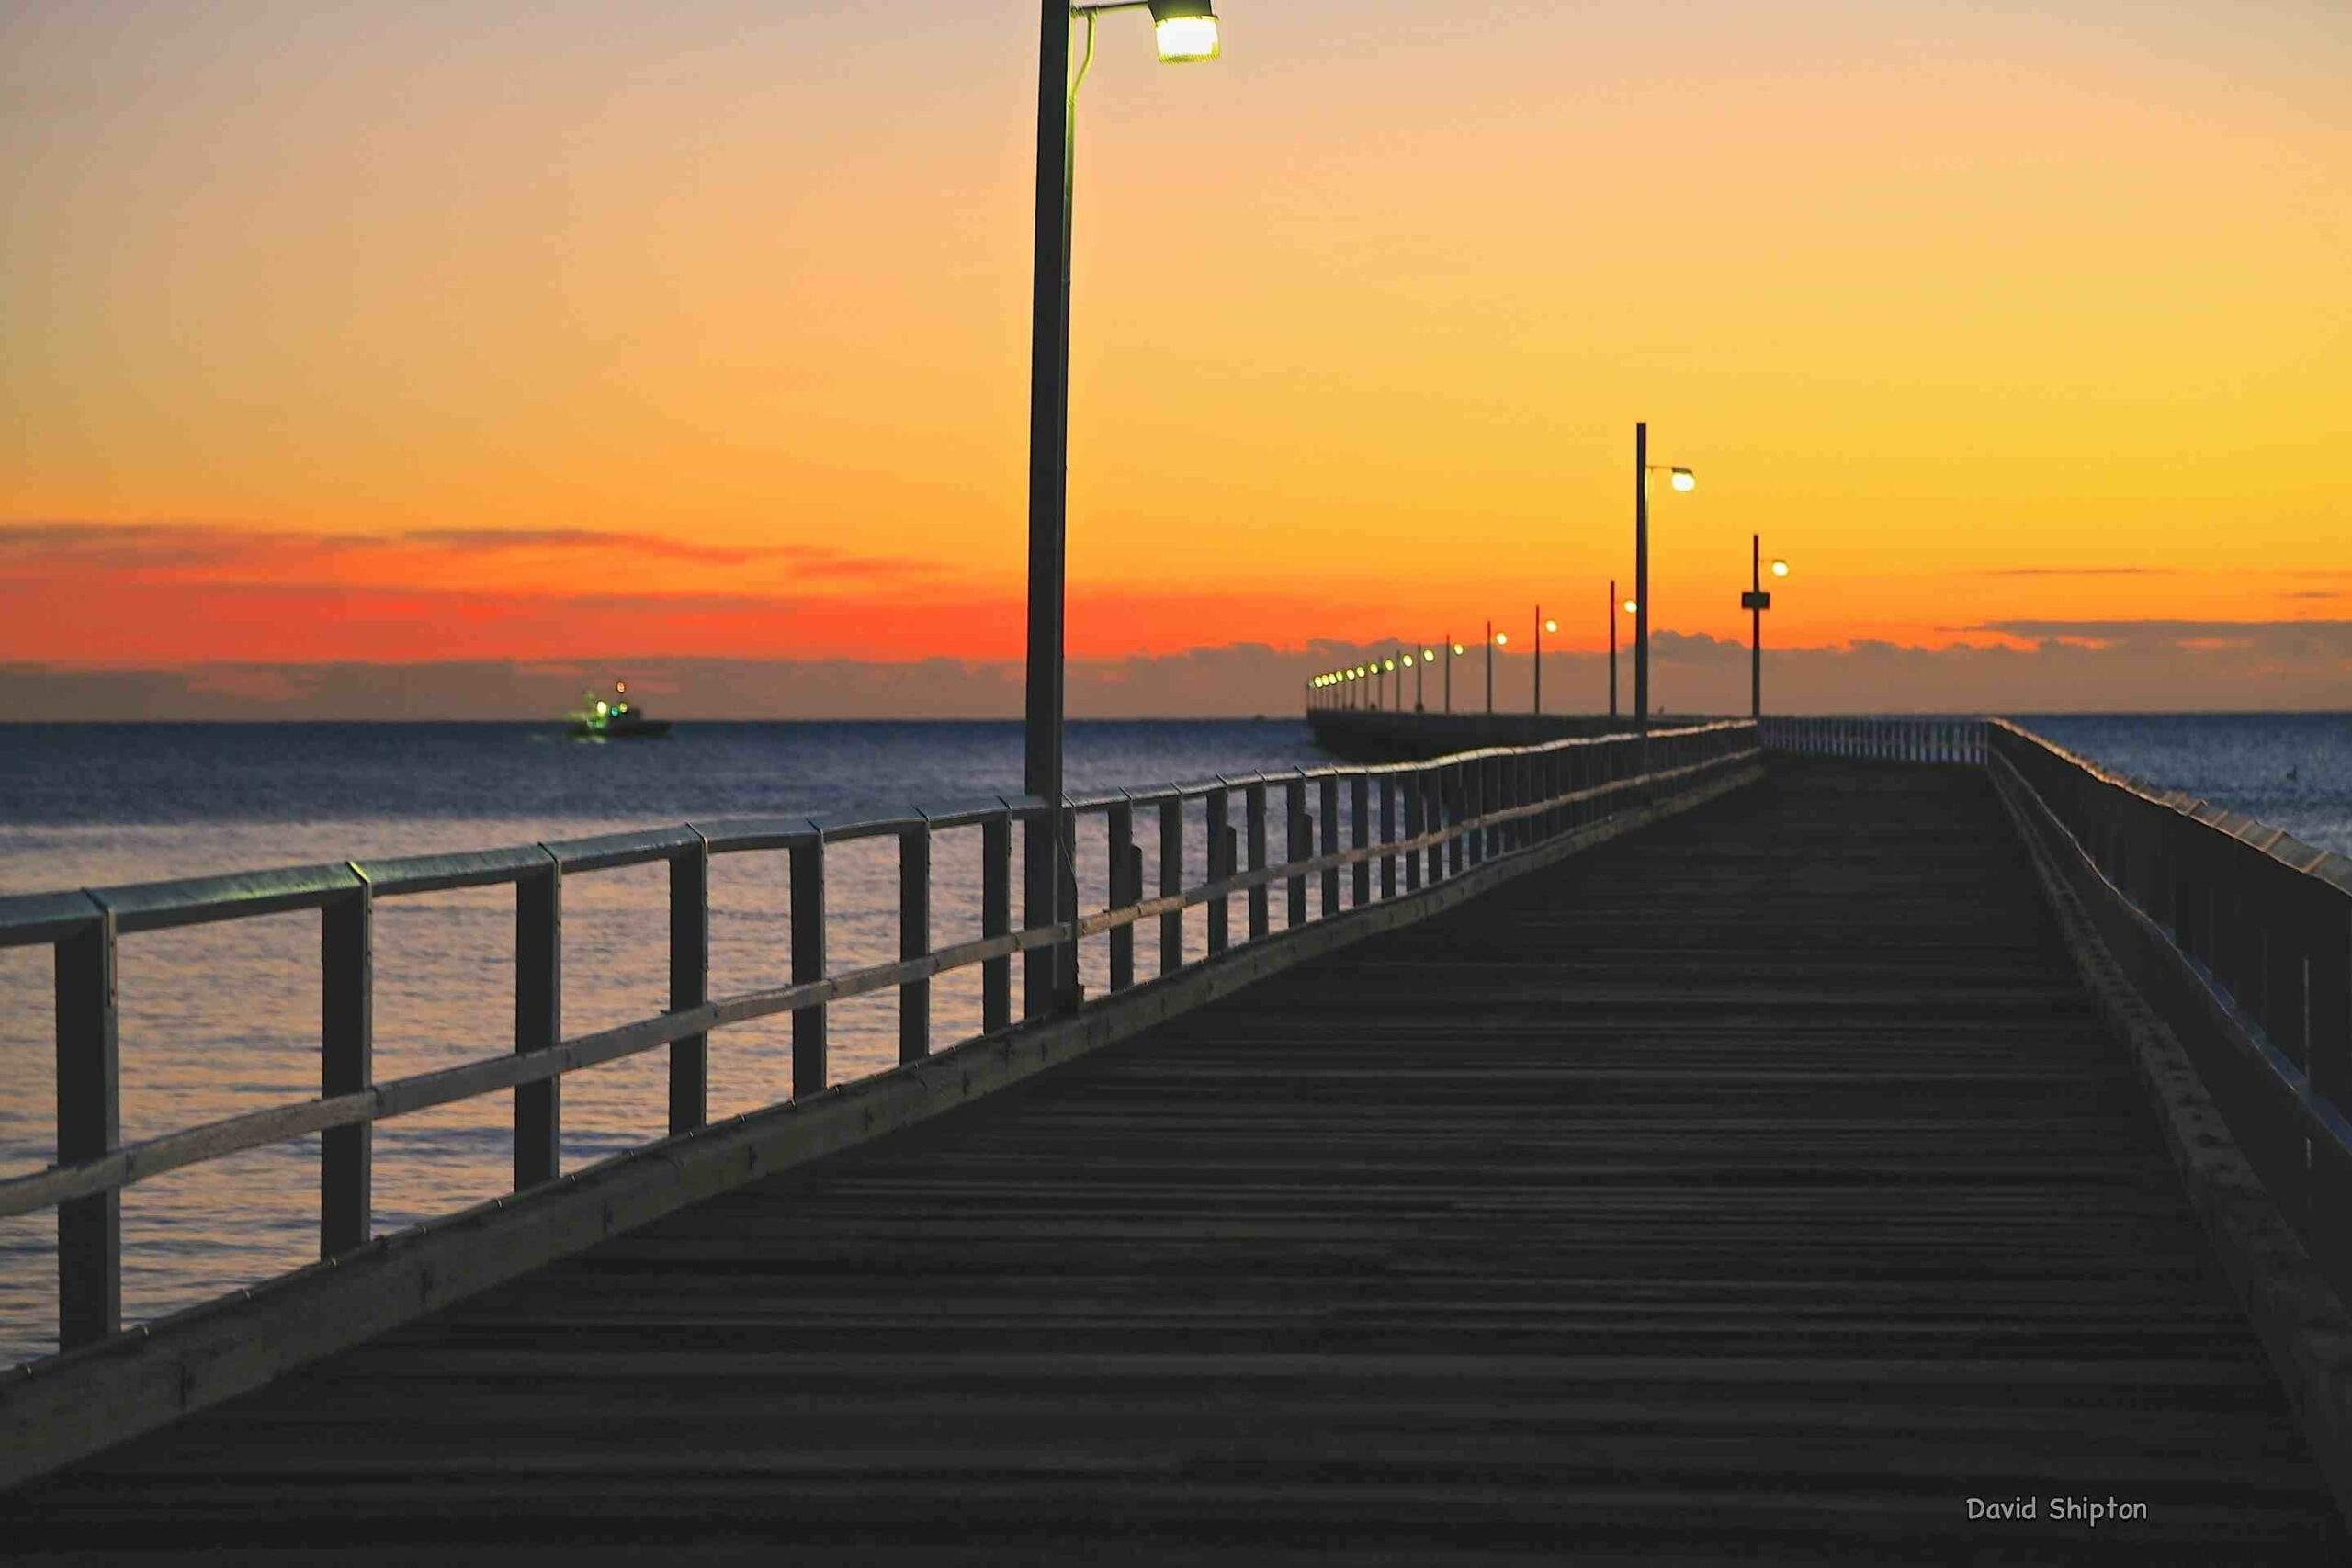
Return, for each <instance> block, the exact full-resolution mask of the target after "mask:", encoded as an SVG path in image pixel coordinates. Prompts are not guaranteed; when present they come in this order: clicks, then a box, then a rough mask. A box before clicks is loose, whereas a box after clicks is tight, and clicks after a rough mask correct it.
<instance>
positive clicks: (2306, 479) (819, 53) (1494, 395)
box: [0, 0, 2352, 667]
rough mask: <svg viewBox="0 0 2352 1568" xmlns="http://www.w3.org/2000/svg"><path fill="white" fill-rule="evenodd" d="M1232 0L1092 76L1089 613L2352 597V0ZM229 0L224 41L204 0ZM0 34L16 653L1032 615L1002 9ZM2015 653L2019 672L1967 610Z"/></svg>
mask: <svg viewBox="0 0 2352 1568" xmlns="http://www.w3.org/2000/svg"><path fill="white" fill-rule="evenodd" d="M2154 9H2156V8H2152V7H2146V6H2135V5H2126V4H2122V3H2120V0H2116V3H2108V0H2100V3H2096V4H2094V3H2090V0H2074V3H2071V4H2064V5H2052V6H2041V7H2037V8H2036V9H2035V10H2033V11H2031V12H2027V11H2024V10H2020V9H1999V8H1987V7H1982V6H1962V5H1957V4H1926V3H1922V0H1907V3H1906V0H1883V3H1876V4H1859V3H1857V4H1828V3H1812V4H1804V3H1798V4H1792V5H1783V6H1774V7H1770V8H1763V7H1755V6H1742V5H1737V4H1733V3H1730V0H1687V3H1685V4H1680V5H1675V6H1632V5H1613V4H1612V5H1600V6H1559V7H1549V6H1523V5H1515V4H1504V3H1501V0H1494V3H1491V4H1480V3H1476V0H1469V3H1464V4H1448V5H1445V6H1431V5H1430V4H1428V0H1415V3H1413V4H1404V3H1401V0H1349V3H1347V4H1340V3H1339V0H1280V3H1279V4H1277V3H1274V0H1230V4H1229V5H1227V7H1226V30H1227V51H1226V57H1225V59H1224V60H1222V61H1220V62H1217V63H1216V64H1215V65H1213V66H1204V67H1193V68H1185V69H1181V70H1180V69H1169V68H1163V67H1159V66H1158V65H1157V64H1155V62H1153V61H1152V59H1151V51H1150V46H1149V41H1148V25H1147V24H1146V23H1145V22H1144V21H1143V20H1142V19H1141V18H1140V17H1130V16H1114V17H1108V18H1105V19H1104V22H1103V38H1102V51H1101V54H1100V56H1099V58H1098V61H1097V64H1096V68H1095V71H1094V74H1093V76H1092V77H1091V80H1090V81H1089V83H1088V85H1087V89H1086V96H1085V101H1084V104H1083V106H1082V109H1081V130H1080V154H1079V166H1080V191H1079V202H1078V220H1079V221H1078V243H1077V267H1078V282H1077V288H1076V316H1075V333H1074V341H1075V347H1074V360H1075V368H1074V387H1073V416H1072V441H1073V456H1072V464H1071V481H1070V482H1071V517H1072V537H1071V560H1072V569H1071V570H1072V582H1071V626H1072V634H1071V635H1072V645H1073V649H1074V651H1075V652H1077V653H1080V654H1081V655H1085V656H1088V657H1094V658H1119V657H1123V656H1126V655H1131V654H1143V653H1151V654H1159V655H1165V654H1169V653H1171V652H1174V651H1179V650H1182V649H1186V648H1190V647H1194V646H1214V645H1220V644H1225V643H1232V642H1266V643H1272V644H1274V645H1276V646H1277V647H1292V646H1303V645H1304V644H1305V643H1306V641H1308V640H1309V639H1312V638H1318V637H1330V638H1343V639H1345V638H1374V637H1386V636H1391V635H1395V636H1403V637H1434V636H1437V635H1440V634H1441V633H1442V632H1444V631H1446V630H1449V629H1450V630H1453V631H1455V632H1457V633H1459V632H1462V631H1463V630H1464V629H1466V628H1468V627H1471V626H1475V625H1476V623H1477V622H1478V620H1479V619H1480V618H1482V617H1484V616H1487V615H1494V616H1496V617H1498V619H1501V620H1503V621H1504V622H1505V624H1511V625H1515V624H1516V622H1517V621H1518V620H1523V619H1524V618H1525V617H1526V616H1527V615H1528V614H1529V611H1530V606H1531V605H1532V603H1533V602H1534V601H1536V600H1538V599H1540V600H1542V601H1543V602H1544V604H1545V605H1546V607H1547V608H1552V607H1554V606H1558V610H1557V612H1556V613H1558V614H1560V615H1561V618H1562V619H1563V621H1564V622H1565V623H1566V624H1565V627H1564V631H1563V633H1562V634H1561V641H1562V644H1563V646H1566V647H1569V648H1577V647H1582V648H1593V647H1598V646H1600V643H1601V640H1602V635H1603V631H1604V626H1603V623H1602V620H1601V615H1602V604H1603V602H1604V593H1605V589H1604V583H1605V581H1606V579H1607V578H1609V577H1610V576H1611V575H1616V576H1618V577H1620V578H1630V576H1631V565H1632V563H1631V531H1632V530H1631V518H1630V511H1631V506H1630V502H1631V496H1630V485H1631V479H1630V474H1629V472H1628V468H1629V465H1630V461H1631V450H1630V448H1631V434H1632V424H1633V422H1634V420H1635V419H1637V418H1646V419H1648V420H1649V421H1650V422H1651V424H1652V431H1653V439H1654V445H1655V448H1656V455H1657V457H1659V458H1660V459H1661V460H1666V461H1672V462H1678V463H1687V464H1689V465H1691V467H1693V468H1696V469H1698V470H1699V474H1700V480H1701V484H1700V489H1699V490H1698V491H1697V492H1695V493H1694V494H1691V495H1688V496H1681V495H1674V496H1661V497H1660V498H1659V499H1658V501H1657V506H1656V509H1655V510H1656V524H1657V532H1656V547H1655V552H1654V557H1653V570H1654V572H1655V573H1656V577H1657V582H1656V587H1655V589H1654V592H1653V595H1652V597H1653V604H1654V607H1655V609H1656V611H1657V623H1658V625H1659V626H1661V627H1662V628H1673V629H1679V630H1682V631H1686V632H1691V633H1700V634H1711V635H1713V636H1718V637H1744V635H1745V621H1744V617H1743V616H1742V615H1740V613H1739V611H1738V609H1737V592H1738V590H1739V589H1740V588H1741V587H1743V586H1745V581H1744V580H1745V576H1746V567H1747V539H1748V535H1749V533H1750V532H1751V531H1752V530H1753V531H1760V532H1761V533H1762V534H1763V535H1764V537H1765V547H1766V550H1767V552H1768V553H1769V554H1778V555H1785V556H1787V557H1789V558H1792V561H1794V563H1795V565H1796V571H1795V574H1794V575H1793V576H1792V578H1791V579H1790V580H1789V581H1788V582H1787V583H1785V584H1784V585H1782V587H1781V592H1780V595H1779V598H1778V600H1777V602H1776V606H1775V609H1774V611H1773V612H1772V619H1773V625H1772V635H1773V638H1774V641H1775V644H1776V646H1781V647H1789V646H1830V645H1839V644H1844V643H1847V642H1849V641H1851V640H1853V639H1858V638H1861V639H1883V640H1888V641H1894V642H1900V643H1906V644H1918V645H1922V646H1926V647H1930V648H1933V647H1939V646H1943V645H1946V644H1949V643H1951V642H1952V641H1953V640H1954V639H1955V638H1964V639H1965V640H1971V641H1979V642H1982V641H1986V640H1996V637H1995V634H1992V633H1989V632H1985V631H1981V630H1979V631H1972V630H1969V628H1978V627H1983V626H1986V625H1988V624H1989V623H1993V622H1999V621H2025V622H2034V621H2094V620H2130V619H2142V618H2146V619H2161V620H2188V621H2195V620H2209V619H2210V620H2227V621H2233V622H2262V621H2290V620H2300V619H2314V620H2317V619H2342V618H2344V617H2345V616H2346V615H2352V529H2347V527H2346V524H2347V521H2352V508H2347V502H2346V499H2345V498H2346V494H2347V492H2348V491H2352V485H2347V479H2352V474H2348V473H2347V459H2346V452H2347V446H2346V434H2347V433H2348V432H2352V412H2347V411H2352V288H2346V278H2347V277H2352V94H2347V93H2346V91H2345V90H2344V87H2345V84H2346V82H2347V81H2352V14H2348V13H2346V12H2345V11H2344V10H2343V9H2342V8H2341V6H2339V5H2336V4H2335V3H2333V0H2329V3H2324V4H2320V3H2313V4H2304V3H2297V0H2274V3H2272V4H2268V5H2264V6H2222V5H2220V4H2218V0H2210V3H2205V4H2199V5H2191V6H2169V7H2164V8H2162V9H2163V12H2164V14H2163V15H2161V16H2157V15H2152V14H2150V13H2151V11H2153V10H2154ZM214 10H218V11H220V12H222V13H224V14H218V15H216V14H211V12H212V11H214ZM945 11H947V8H945V7H942V6H939V5H938V4H937V3H936V0H889V3H872V4H866V5H862V6H855V7H850V6H834V7H822V8H818V7H810V6H804V5H795V4H788V3H787V4H778V3H776V0H767V3H764V4H756V5H755V4H751V3H749V0H743V3H735V0H728V3H718V0H680V3H679V4H676V5H673V6H666V7H663V8H661V10H660V13H659V14H658V15H657V14H654V13H653V12H651V11H650V10H649V9H647V8H643V7H633V6H616V5H610V4H592V3H589V0H568V3H561V4H550V5H547V6H532V7H528V8H516V9H499V8H493V9H492V10H490V11H487V12H485V11H483V10H482V9H481V7H479V6H471V7H468V6H452V5H441V4H425V5H419V4H416V3H413V0H412V3H410V4H405V5H402V6H390V5H376V4H366V5H358V4H353V5H344V6H332V7H322V6H319V5H317V4H315V3H311V4H292V3H288V0H245V3H243V4H241V5H239V6H235V7H228V8H204V9H198V8H185V7H152V6H136V5H130V4H127V3H121V0H70V3H68V0H28V3H26V4H22V5H18V6H13V7H11V8H10V9H9V10H8V11H7V12H6V15H5V16H0V192H4V193H5V201H0V312H5V314H0V344H5V348H4V349H0V661H8V660H16V661H27V662H34V663H49V664H56V665H64V666H75V667H102V666H110V665H112V666H128V665H140V666H155V667H169V666H173V665H176V664H195V663H198V662H204V661H220V660H251V661H265V662H267V661H288V662H300V661H303V660H368V661H383V662H400V661H402V660H428V659H451V658H462V659H514V660H534V659H548V658H592V659H619V658H626V657H632V656H639V655H662V656H679V657H728V658H759V657H848V658H857V659H882V660H910V659H918V658H925V657H932V656H940V655H945V656H950V657H956V658H975V659H998V658H1003V657H1007V656H1013V655H1017V654H1018V652H1019V649H1020V646H1021V642H1020V638H1021V630H1020V608H1021V594H1022V580H1021V571H1022V563H1023V545H1022V540H1023V526H1024V511H1023V479H1024V472H1025V469H1024V463H1025V454H1024V443H1025V426H1026V415H1025V399H1026V355H1027V339H1028V322H1027V299H1028V281H1029V279H1028V265H1029V250H1028V247H1029V220H1030V210H1031V208H1030V202H1031V193H1030V190H1029V157H1030V138H1031V135H1032V129H1031V126H1030V124H1029V122H1028V118H1027V117H1028V116H1029V114H1030V113H1031V109H1032V104H1033V102H1034V99H1033V96H1032V95H1033V91H1034V88H1033V83H1034V73H1035V17H1034V12H1033V10H1032V8H1031V7H1029V6H1025V5H1023V4H1005V3H1001V0H981V3H976V4H971V5H967V6H959V7H956V8H955V9H954V10H953V12H952V13H951V14H947V15H944V16H943V12H945ZM2006 640H2012V641H2014V640H2015V639H2014V638H2009V639H2006Z"/></svg>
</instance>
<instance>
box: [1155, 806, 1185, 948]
mask: <svg viewBox="0 0 2352 1568" xmlns="http://www.w3.org/2000/svg"><path fill="white" fill-rule="evenodd" d="M1183 891H1184V802H1183V800H1182V797H1177V798H1173V799H1169V800H1163V801H1161V802H1160V803H1159V896H1160V897H1162V898H1173V897H1176V896H1177V895H1179V894H1181V893H1182V892H1183ZM1183 966H1184V911H1183V910H1182V909H1176V910H1171V911H1170V912H1169V913H1168V914H1165V915H1162V916H1160V917H1159V972H1160V973H1161V974H1162V975H1173V974H1174V973H1176V971H1177V970H1179V969H1182V967H1183Z"/></svg>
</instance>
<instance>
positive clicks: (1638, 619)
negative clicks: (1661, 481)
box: [1634, 423, 1699, 735]
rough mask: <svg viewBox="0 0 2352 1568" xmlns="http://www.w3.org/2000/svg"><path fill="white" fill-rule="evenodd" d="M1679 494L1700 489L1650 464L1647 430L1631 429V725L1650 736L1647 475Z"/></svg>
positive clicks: (1686, 474) (1686, 472) (1693, 480)
mask: <svg viewBox="0 0 2352 1568" xmlns="http://www.w3.org/2000/svg"><path fill="white" fill-rule="evenodd" d="M1661 470H1663V471H1664V472H1665V474H1666V476H1667V482H1668V484H1669V485H1670V486H1671V487H1672V488H1674V489H1676V490H1679V491H1692V490H1696V489H1698V488H1699V480H1698V479H1697V477H1696V476H1694V475H1693V474H1692V473H1691V470H1690V469H1688V468H1677V467H1674V466H1672V465H1670V464H1666V463H1653V462H1651V461H1650V427H1649V425H1648V424H1647V423H1639V424H1636V425H1634V605H1635V609H1634V728H1636V729H1638V730H1639V731H1640V732H1641V733H1642V734H1644V735H1647V734H1648V733H1649V732H1650V475H1651V474H1653V473H1656V472H1659V471H1661Z"/></svg>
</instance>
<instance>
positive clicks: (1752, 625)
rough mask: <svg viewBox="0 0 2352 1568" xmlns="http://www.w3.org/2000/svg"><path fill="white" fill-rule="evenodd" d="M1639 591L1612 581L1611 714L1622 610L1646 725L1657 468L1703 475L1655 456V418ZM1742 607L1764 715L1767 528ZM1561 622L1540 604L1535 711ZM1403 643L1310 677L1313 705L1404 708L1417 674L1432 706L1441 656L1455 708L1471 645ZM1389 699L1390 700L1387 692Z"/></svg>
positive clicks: (1688, 482) (1752, 548)
mask: <svg viewBox="0 0 2352 1568" xmlns="http://www.w3.org/2000/svg"><path fill="white" fill-rule="evenodd" d="M1657 472H1664V473H1665V474H1666V475H1668V482H1669V483H1670V484H1671V485H1672V487H1673V488H1674V489H1676V490H1678V491H1691V490H1695V489H1697V488H1698V483H1699V481H1698V479H1697V477H1696V476H1694V475H1693V474H1692V473H1691V470H1690V469H1688V468H1677V467H1674V466H1672V465H1669V464H1664V463H1653V462H1651V461H1650V460H1649V426H1648V425H1647V424H1636V425H1634V597H1632V598H1631V599H1625V600H1620V599H1619V598H1618V597H1617V583H1616V581H1615V580H1614V579H1611V581H1610V584H1609V608H1608V616H1607V618H1608V622H1609V716H1610V717H1611V718H1612V719H1613V718H1615V717H1616V716H1617V616H1618V614H1619V612H1621V611H1622V612H1623V613H1624V614H1626V615H1631V616H1633V617H1634V725H1635V728H1637V729H1639V730H1641V731H1643V732H1644V733H1646V732H1647V731H1648V729H1649V711H1650V705H1649V694H1650V661H1649V640H1650V638H1649V631H1650V626H1649V608H1648V605H1649V575H1650V525H1649V476H1650V475H1651V474H1653V473H1657ZM1772 575H1773V576H1774V577H1786V576H1788V575H1789V563H1788V562H1787V561H1785V560H1775V561H1774V562H1773V563H1772ZM1739 607H1740V608H1741V609H1743V610H1746V611H1747V613H1748V639H1747V656H1748V713H1749V716H1751V717H1757V718H1760V717H1762V716H1763V714H1764V612H1765V611H1767V610H1769V609H1770V608H1771V607H1772V595H1771V594H1770V592H1768V591H1767V590H1766V589H1765V587H1764V536H1762V535H1760V534H1751V535H1749V536H1748V586H1747V592H1744V593H1742V594H1741V595H1740V596H1739ZM1559 629H1560V623H1559V622H1558V621H1556V620H1555V619H1552V618H1551V617H1549V616H1547V615H1544V606H1543V605H1541V604H1538V605H1537V606H1535V701H1534V707H1533V711H1534V713H1535V714H1536V715H1538V716H1541V715H1542V714H1543V712H1544V633H1545V632H1555V633H1556V632H1557V631H1558V630H1559ZM1485 642H1486V649H1487V712H1488V713H1492V712H1494V711H1495V650H1496V649H1499V648H1508V647H1510V633H1509V632H1507V631H1497V630H1496V629H1495V623H1494V622H1492V621H1488V622H1487V635H1486V639H1485ZM1414 646H1415V645H1411V644H1408V645H1404V646H1401V647H1399V648H1398V649H1397V651H1396V652H1395V653H1393V654H1389V655H1387V656H1385V657H1383V658H1378V659H1374V660H1367V661H1366V662H1364V663H1362V664H1351V665H1345V666H1342V667H1341V668H1340V669H1338V670H1327V671H1324V672H1323V673H1321V674H1319V675H1314V676H1310V677H1308V679H1307V681H1306V705H1307V706H1308V708H1309V709H1321V708H1334V707H1338V708H1371V709H1377V708H1382V707H1387V708H1390V709H1397V708H1401V707H1402V706H1403V705H1404V701H1405V677H1406V676H1407V675H1408V674H1410V675H1411V676H1412V677H1413V711H1414V712H1415V713H1420V712H1423V711H1424V710H1425V709H1426V707H1427V699H1428V692H1427V677H1428V674H1429V668H1430V665H1432V664H1435V663H1437V662H1438V661H1439V660H1444V662H1445V683H1444V689H1443V694H1442V700H1443V702H1444V705H1445V708H1444V711H1445V712H1447V713H1452V712H1453V661H1454V660H1457V659H1459V658H1461V657H1462V656H1463V654H1464V653H1466V652H1467V651H1469V650H1468V649H1466V648H1464V646H1463V645H1462V644H1461V643H1458V642H1455V641H1454V640H1453V637H1450V636H1449V637H1443V638H1441V639H1440V640H1439V642H1438V643H1437V645H1436V646H1435V647H1430V646H1426V645H1420V652H1419V654H1418V655H1416V654H1415V653H1414V651H1413V647H1414ZM1384 698H1385V699H1386V700H1385V701H1384V700H1383V699H1384Z"/></svg>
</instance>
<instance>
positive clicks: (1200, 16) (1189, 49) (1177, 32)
mask: <svg viewBox="0 0 2352 1568" xmlns="http://www.w3.org/2000/svg"><path fill="white" fill-rule="evenodd" d="M1150 3H1151V32H1152V38H1153V40H1154V41H1155V42H1157V43H1158V44H1159V58H1160V59H1162V60H1164V61H1166V62H1169V63H1170V64H1171V65H1172V64H1181V63H1182V62H1185V61H1190V60H1215V59H1216V57H1217V55H1218V54H1219V53H1220V52H1222V49H1221V46H1220V42H1219V39H1218V38H1217V28H1216V7H1215V6H1212V5H1211V4H1210V0H1150Z"/></svg>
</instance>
